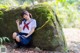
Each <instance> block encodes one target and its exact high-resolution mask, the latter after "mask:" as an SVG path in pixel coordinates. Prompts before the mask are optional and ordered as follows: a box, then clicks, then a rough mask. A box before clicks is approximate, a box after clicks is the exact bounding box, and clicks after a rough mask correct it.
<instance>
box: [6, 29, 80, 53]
mask: <svg viewBox="0 0 80 53" xmlns="http://www.w3.org/2000/svg"><path fill="white" fill-rule="evenodd" d="M63 32H64V35H65V38H66V41H67V46H68V50H69V51H68V53H80V29H77V28H64V29H63ZM12 46H13V45H11V46H10V45H7V46H6V47H7V49H8V51H7V53H61V52H57V51H55V52H53V51H42V50H40V49H39V48H19V49H12Z"/></svg>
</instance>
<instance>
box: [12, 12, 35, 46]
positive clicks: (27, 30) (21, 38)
mask: <svg viewBox="0 0 80 53" xmlns="http://www.w3.org/2000/svg"><path fill="white" fill-rule="evenodd" d="M21 16H22V17H23V20H22V22H21V24H20V21H19V20H16V24H17V27H18V31H19V33H17V32H14V33H13V39H15V42H16V43H17V47H19V46H24V45H27V44H28V43H29V42H30V41H31V39H32V34H33V32H34V31H35V28H36V20H35V19H32V18H31V14H30V13H29V12H28V11H24V12H22V14H21Z"/></svg>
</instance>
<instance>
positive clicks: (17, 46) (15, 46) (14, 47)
mask: <svg viewBox="0 0 80 53" xmlns="http://www.w3.org/2000/svg"><path fill="white" fill-rule="evenodd" d="M16 48H21V47H20V46H19V45H17V44H14V46H13V49H16Z"/></svg>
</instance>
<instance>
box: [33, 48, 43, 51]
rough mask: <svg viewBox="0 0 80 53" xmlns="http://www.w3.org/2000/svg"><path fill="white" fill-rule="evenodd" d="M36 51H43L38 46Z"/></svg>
mask: <svg viewBox="0 0 80 53" xmlns="http://www.w3.org/2000/svg"><path fill="white" fill-rule="evenodd" d="M34 50H35V51H42V50H41V49H40V48H38V47H36V48H35V49H34Z"/></svg>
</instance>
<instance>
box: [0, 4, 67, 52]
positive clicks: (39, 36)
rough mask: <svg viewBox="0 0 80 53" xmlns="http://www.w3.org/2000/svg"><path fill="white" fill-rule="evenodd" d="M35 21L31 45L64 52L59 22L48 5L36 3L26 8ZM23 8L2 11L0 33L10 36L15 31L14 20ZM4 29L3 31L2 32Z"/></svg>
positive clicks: (63, 39)
mask: <svg viewBox="0 0 80 53" xmlns="http://www.w3.org/2000/svg"><path fill="white" fill-rule="evenodd" d="M26 9H27V10H28V11H29V12H30V13H31V14H32V16H33V18H35V19H36V21H37V29H36V31H35V32H34V34H33V39H32V41H31V45H32V46H35V47H40V48H41V49H43V50H52V51H55V50H57V49H58V50H59V51H62V52H64V53H65V50H66V49H65V48H66V43H65V38H64V35H63V32H62V28H61V25H60V22H59V20H58V17H57V15H56V14H55V13H54V11H53V9H52V8H51V7H50V6H48V5H43V4H38V5H35V6H34V7H28V8H26ZM22 11H23V9H21V8H18V9H14V10H10V11H3V13H4V14H3V16H1V17H2V18H3V20H2V21H0V34H1V35H2V36H3V35H6V36H8V37H10V38H12V33H13V32H15V31H17V26H16V23H15V20H16V19H18V18H20V19H21V17H20V13H21V12H22ZM3 31H4V32H3Z"/></svg>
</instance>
